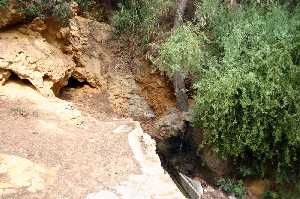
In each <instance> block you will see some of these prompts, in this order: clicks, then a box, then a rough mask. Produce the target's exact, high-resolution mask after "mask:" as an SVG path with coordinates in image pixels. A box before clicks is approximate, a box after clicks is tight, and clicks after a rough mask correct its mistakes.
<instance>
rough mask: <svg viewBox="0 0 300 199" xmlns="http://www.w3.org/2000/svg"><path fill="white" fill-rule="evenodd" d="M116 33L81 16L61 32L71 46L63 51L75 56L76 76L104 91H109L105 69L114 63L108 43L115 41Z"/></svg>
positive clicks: (61, 35) (72, 20)
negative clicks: (113, 33)
mask: <svg viewBox="0 0 300 199" xmlns="http://www.w3.org/2000/svg"><path fill="white" fill-rule="evenodd" d="M112 32H113V29H112V27H111V26H109V25H108V24H105V23H100V22H97V21H93V20H90V19H86V18H83V17H79V16H75V17H74V18H72V19H71V20H70V24H69V27H66V28H62V29H61V30H60V33H59V34H58V38H62V39H64V40H65V43H66V44H67V45H66V46H65V47H64V49H63V50H64V51H65V52H66V53H70V54H72V56H73V58H74V60H75V62H76V64H77V66H78V67H77V68H76V70H75V73H74V77H75V78H76V79H78V80H79V81H87V82H88V83H89V84H90V85H92V86H94V87H98V88H100V89H103V90H105V89H106V88H107V79H106V76H105V68H106V66H107V65H109V64H110V63H111V55H110V54H109V50H107V49H105V47H104V43H105V41H107V40H109V39H111V37H112Z"/></svg>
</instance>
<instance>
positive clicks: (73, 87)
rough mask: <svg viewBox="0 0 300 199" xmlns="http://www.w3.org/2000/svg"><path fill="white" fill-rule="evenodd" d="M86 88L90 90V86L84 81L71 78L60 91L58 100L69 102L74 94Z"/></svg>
mask: <svg viewBox="0 0 300 199" xmlns="http://www.w3.org/2000/svg"><path fill="white" fill-rule="evenodd" d="M86 87H88V88H91V85H90V84H89V83H88V82H87V81H86V80H84V81H79V80H78V79H76V78H75V77H73V76H71V77H70V78H69V79H68V84H67V85H66V86H65V87H63V88H62V89H61V90H60V93H59V98H61V99H64V100H71V99H72V98H73V95H74V94H75V93H76V92H81V91H80V90H81V89H84V88H86Z"/></svg>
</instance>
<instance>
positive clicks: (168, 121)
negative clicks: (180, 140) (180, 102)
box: [156, 109, 191, 139]
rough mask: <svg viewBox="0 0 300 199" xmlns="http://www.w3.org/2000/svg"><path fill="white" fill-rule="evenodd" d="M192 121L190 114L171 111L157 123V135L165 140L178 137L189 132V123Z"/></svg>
mask: <svg viewBox="0 0 300 199" xmlns="http://www.w3.org/2000/svg"><path fill="white" fill-rule="evenodd" d="M190 121H191V115H190V113H188V112H181V111H177V110H176V109H174V110H170V111H169V112H168V113H167V114H166V115H164V116H163V117H161V118H160V119H159V120H158V121H157V123H156V131H157V134H158V135H159V136H160V137H162V138H164V139H166V138H170V137H173V136H178V134H179V133H185V132H186V131H187V123H189V122H190Z"/></svg>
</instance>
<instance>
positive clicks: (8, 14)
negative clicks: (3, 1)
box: [0, 0, 25, 29]
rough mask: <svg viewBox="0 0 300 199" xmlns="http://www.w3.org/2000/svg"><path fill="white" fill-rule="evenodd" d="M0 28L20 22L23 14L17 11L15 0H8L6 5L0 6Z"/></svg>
mask: <svg viewBox="0 0 300 199" xmlns="http://www.w3.org/2000/svg"><path fill="white" fill-rule="evenodd" d="M0 16H1V17H0V29H2V28H4V27H7V26H10V25H14V24H16V23H19V22H21V21H22V20H23V19H24V18H25V16H24V14H23V13H21V12H19V11H18V8H17V1H16V0H8V2H7V5H5V6H4V7H0Z"/></svg>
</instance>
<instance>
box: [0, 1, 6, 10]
mask: <svg viewBox="0 0 300 199" xmlns="http://www.w3.org/2000/svg"><path fill="white" fill-rule="evenodd" d="M7 6H8V0H0V9H1V8H6V7H7Z"/></svg>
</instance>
